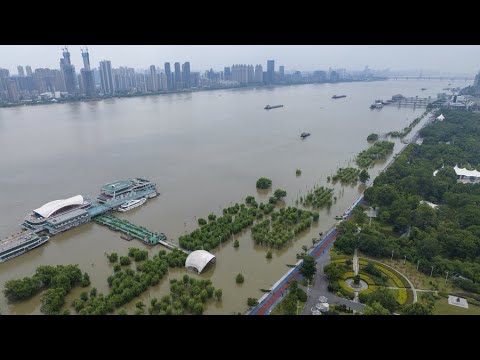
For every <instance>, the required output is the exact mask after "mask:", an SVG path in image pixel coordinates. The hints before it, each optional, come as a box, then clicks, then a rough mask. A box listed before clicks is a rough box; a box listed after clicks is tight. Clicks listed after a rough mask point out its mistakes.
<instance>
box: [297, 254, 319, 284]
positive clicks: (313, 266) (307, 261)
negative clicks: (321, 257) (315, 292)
mask: <svg viewBox="0 0 480 360" xmlns="http://www.w3.org/2000/svg"><path fill="white" fill-rule="evenodd" d="M299 271H300V274H302V275H303V276H304V277H305V278H306V279H308V280H310V281H312V279H313V275H315V273H316V272H317V263H316V262H315V258H314V257H313V256H308V255H306V256H304V257H303V262H302V266H301V267H300V270H299Z"/></svg>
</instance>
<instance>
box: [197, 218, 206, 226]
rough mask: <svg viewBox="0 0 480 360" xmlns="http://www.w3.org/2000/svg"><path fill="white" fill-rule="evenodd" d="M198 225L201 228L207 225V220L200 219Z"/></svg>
mask: <svg viewBox="0 0 480 360" xmlns="http://www.w3.org/2000/svg"><path fill="white" fill-rule="evenodd" d="M198 225H200V226H203V225H207V220H205V219H202V218H199V219H198Z"/></svg>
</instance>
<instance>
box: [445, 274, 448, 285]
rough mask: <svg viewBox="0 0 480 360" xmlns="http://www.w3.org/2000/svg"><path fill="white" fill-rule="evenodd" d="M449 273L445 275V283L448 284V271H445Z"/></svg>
mask: <svg viewBox="0 0 480 360" xmlns="http://www.w3.org/2000/svg"><path fill="white" fill-rule="evenodd" d="M445 272H446V273H447V276H445V285H447V279H448V271H445Z"/></svg>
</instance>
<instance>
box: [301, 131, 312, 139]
mask: <svg viewBox="0 0 480 360" xmlns="http://www.w3.org/2000/svg"><path fill="white" fill-rule="evenodd" d="M307 136H310V133H304V132H303V133H301V134H300V137H301V138H302V139H305V138H306V137H307Z"/></svg>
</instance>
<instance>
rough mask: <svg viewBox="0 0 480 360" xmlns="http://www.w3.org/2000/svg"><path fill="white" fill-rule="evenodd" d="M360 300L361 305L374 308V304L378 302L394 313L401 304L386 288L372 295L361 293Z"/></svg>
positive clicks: (379, 289)
mask: <svg viewBox="0 0 480 360" xmlns="http://www.w3.org/2000/svg"><path fill="white" fill-rule="evenodd" d="M358 299H359V300H360V302H361V303H364V304H367V305H369V306H373V303H375V302H378V303H379V304H380V305H382V307H384V308H385V309H387V310H388V311H389V312H390V313H393V312H394V311H395V310H397V309H398V307H399V303H398V302H397V299H396V298H395V295H393V293H392V292H391V291H389V290H387V289H386V288H383V287H380V288H378V289H376V290H375V291H374V292H372V293H370V294H365V293H360V295H359V296H358Z"/></svg>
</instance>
